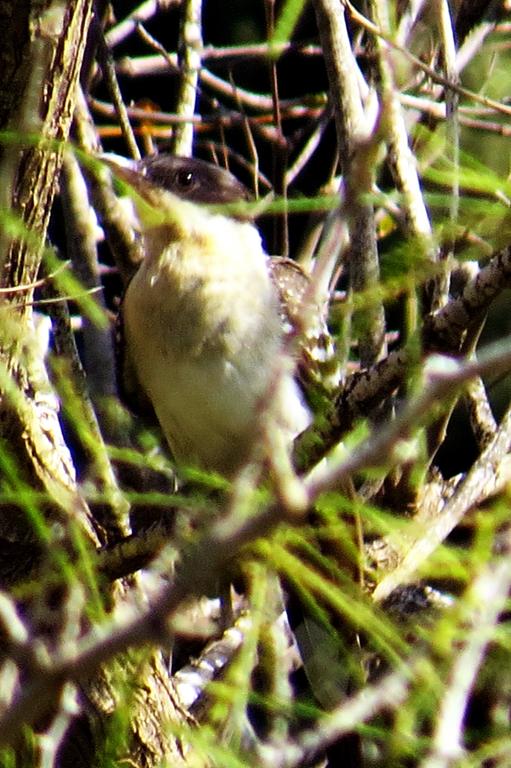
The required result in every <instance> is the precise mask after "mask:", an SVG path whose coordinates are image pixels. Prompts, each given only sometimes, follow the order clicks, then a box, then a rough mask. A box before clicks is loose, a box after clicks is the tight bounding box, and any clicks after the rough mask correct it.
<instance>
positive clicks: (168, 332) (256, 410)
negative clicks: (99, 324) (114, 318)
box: [107, 154, 338, 477]
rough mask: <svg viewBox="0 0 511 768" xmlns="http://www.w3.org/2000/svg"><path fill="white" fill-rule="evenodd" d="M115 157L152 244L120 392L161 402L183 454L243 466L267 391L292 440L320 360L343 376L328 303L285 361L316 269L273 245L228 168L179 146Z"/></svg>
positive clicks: (131, 403)
mask: <svg viewBox="0 0 511 768" xmlns="http://www.w3.org/2000/svg"><path fill="white" fill-rule="evenodd" d="M107 162H108V165H109V167H110V169H111V171H112V172H113V174H114V176H115V177H116V178H117V179H120V180H121V182H123V183H125V184H127V185H128V187H129V190H130V192H129V194H130V196H131V198H132V201H133V204H134V207H135V209H136V215H137V218H138V222H139V229H140V233H141V237H142V238H143V251H144V259H143V261H142V263H141V264H140V266H139V268H138V270H137V271H136V273H135V275H134V276H133V278H132V279H131V281H130V282H129V284H128V286H127V288H126V291H125V294H124V297H123V299H122V302H121V305H120V309H119V316H118V323H117V330H118V332H117V342H116V345H117V372H118V380H119V389H120V393H121V398H122V399H123V400H124V402H125V403H126V404H127V405H128V407H130V408H131V409H132V410H133V411H135V412H147V411H149V410H153V411H154V414H155V415H156V418H157V420H158V422H159V424H160V426H161V428H162V431H163V433H164V435H165V438H166V441H167V443H168V445H169V447H170V450H171V453H172V454H173V457H174V459H175V461H176V462H177V464H178V465H183V466H185V465H196V466H198V467H200V468H202V469H205V470H209V471H214V472H217V473H220V474H221V475H224V476H226V477H233V476H234V475H235V474H236V473H237V472H238V471H239V470H240V469H241V468H242V467H243V466H244V465H245V464H246V463H247V462H248V461H249V459H250V458H251V456H252V455H253V451H254V450H255V449H256V447H257V446H258V445H259V444H260V437H261V436H260V423H261V414H262V413H263V412H264V411H265V409H267V408H268V407H269V405H268V404H269V403H271V414H272V418H273V422H272V425H273V428H275V429H277V430H279V431H280V433H281V434H282V435H283V436H284V439H285V441H286V444H288V445H289V446H290V445H291V443H292V441H293V439H294V438H295V437H296V436H297V435H299V434H300V433H301V432H303V431H304V430H305V429H306V428H307V426H309V424H310V423H311V418H312V417H311V410H310V404H309V402H308V398H307V394H306V390H307V388H308V387H309V389H310V384H311V381H313V380H317V379H318V378H319V377H318V376H316V375H315V374H314V373H312V374H311V371H312V370H313V369H314V367H315V366H316V367H318V366H319V368H321V367H323V370H324V371H327V377H326V378H328V377H329V386H335V385H336V382H338V374H337V370H338V366H337V364H336V361H335V353H334V352H333V351H332V350H333V347H332V342H331V337H330V335H329V333H328V329H327V327H326V323H325V321H324V317H323V312H322V311H318V313H317V315H318V323H317V324H316V327H312V326H311V327H310V328H308V329H307V333H306V334H304V338H303V339H302V346H301V350H298V352H296V354H295V358H296V360H295V361H291V360H290V361H289V365H284V366H283V365H282V363H283V360H286V359H287V356H288V351H287V349H288V347H289V345H287V344H286V340H287V339H288V337H289V336H290V335H292V334H293V333H295V332H296V329H297V325H298V319H299V314H300V308H301V305H302V303H303V300H304V296H305V295H306V293H307V289H308V286H309V283H310V279H309V277H308V275H307V274H306V273H305V272H304V271H303V270H302V269H301V267H299V265H298V264H297V263H296V262H294V261H292V260H290V259H287V258H283V257H273V258H270V257H269V256H268V255H267V254H266V252H265V249H264V247H263V244H262V240H261V236H260V233H259V231H258V229H257V227H256V225H255V223H254V221H253V220H252V219H251V217H250V213H249V212H248V213H247V210H248V209H247V206H243V205H242V206H241V207H236V204H239V203H247V202H248V201H249V200H250V194H249V193H248V191H247V189H246V187H245V186H244V185H243V184H241V182H239V181H238V179H237V178H236V177H235V176H234V175H232V174H231V173H230V172H229V171H227V170H225V169H223V168H220V167H218V166H216V165H214V164H211V163H208V162H206V161H203V160H199V159H198V158H190V157H179V156H173V155H169V154H160V155H156V156H150V157H148V158H144V159H142V160H140V161H135V162H132V163H130V164H129V165H126V164H121V165H120V164H118V163H116V162H114V161H112V159H109V160H108V161H107ZM233 204H234V207H233ZM296 363H297V364H296ZM316 364H317V365H316ZM319 368H318V370H319Z"/></svg>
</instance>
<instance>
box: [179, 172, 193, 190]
mask: <svg viewBox="0 0 511 768" xmlns="http://www.w3.org/2000/svg"><path fill="white" fill-rule="evenodd" d="M193 180H194V177H193V171H178V173H177V176H176V181H177V183H178V185H179V186H180V187H182V188H183V189H188V188H189V187H191V186H192V184H193Z"/></svg>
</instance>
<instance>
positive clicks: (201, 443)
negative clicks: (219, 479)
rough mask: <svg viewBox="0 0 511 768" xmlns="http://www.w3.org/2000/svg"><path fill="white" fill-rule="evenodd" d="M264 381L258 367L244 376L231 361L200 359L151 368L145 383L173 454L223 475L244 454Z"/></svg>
mask: <svg viewBox="0 0 511 768" xmlns="http://www.w3.org/2000/svg"><path fill="white" fill-rule="evenodd" d="M268 385H269V382H268V380H267V377H266V376H262V375H261V372H253V374H252V376H251V377H250V378H249V379H247V376H246V374H245V372H244V371H243V370H240V366H239V365H236V363H234V362H231V361H225V360H222V361H218V360H203V359H202V360H190V361H181V362H179V363H176V364H175V365H174V366H169V367H168V368H166V371H165V372H164V373H163V372H162V375H159V374H158V372H157V371H154V372H153V375H152V376H151V381H148V382H147V383H146V386H147V389H148V391H149V392H150V396H151V400H152V402H153V403H154V405H155V410H156V415H157V416H158V421H159V422H160V424H161V425H162V427H163V430H164V432H165V437H166V438H167V441H168V443H169V445H170V447H171V449H172V452H173V454H174V457H175V458H176V460H178V461H179V462H183V463H192V464H199V465H200V466H201V467H204V468H205V469H214V470H216V471H218V472H221V473H223V474H228V475H229V474H232V473H233V472H234V471H235V470H236V469H237V468H238V467H239V466H241V465H242V464H243V463H244V462H245V461H246V460H247V459H248V456H249V453H250V450H251V448H252V445H253V443H254V440H255V438H256V437H257V434H256V433H257V414H258V410H259V409H260V408H261V407H263V400H264V395H265V391H266V389H267V387H268Z"/></svg>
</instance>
